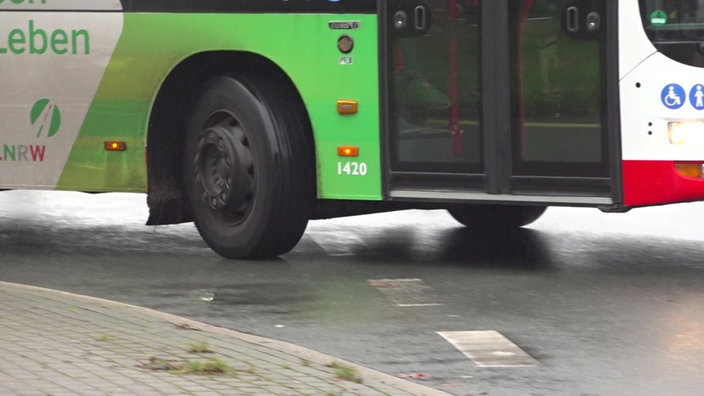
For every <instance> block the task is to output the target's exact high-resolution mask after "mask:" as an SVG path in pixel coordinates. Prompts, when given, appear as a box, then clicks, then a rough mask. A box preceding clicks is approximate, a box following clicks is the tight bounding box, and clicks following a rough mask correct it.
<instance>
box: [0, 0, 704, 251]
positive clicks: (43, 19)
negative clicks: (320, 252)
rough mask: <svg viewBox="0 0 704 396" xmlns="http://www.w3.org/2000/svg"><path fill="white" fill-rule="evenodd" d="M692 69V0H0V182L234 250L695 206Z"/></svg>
mask: <svg viewBox="0 0 704 396" xmlns="http://www.w3.org/2000/svg"><path fill="white" fill-rule="evenodd" d="M703 67H704V4H703V2H701V1H689V0H490V1H481V0H197V1H196V0H0V73H2V80H1V81H2V85H1V86H0V189H4V190H8V189H48V190H71V191H83V192H91V193H100V192H136V193H146V196H147V204H148V207H149V217H148V219H147V221H146V222H147V224H148V225H159V224H176V223H184V222H191V221H192V222H195V225H196V227H197V229H198V231H199V232H200V234H201V236H202V237H203V239H204V240H205V242H206V243H207V244H208V246H210V247H211V248H212V249H213V250H214V251H215V252H217V253H219V254H220V255H222V256H224V257H227V258H240V259H245V258H246V259H249V258H260V257H272V256H278V255H281V254H284V253H286V252H288V251H290V250H291V249H293V248H294V246H295V245H296V244H297V243H298V241H299V240H300V238H301V237H302V235H303V233H304V231H305V228H306V225H307V223H308V221H309V220H311V219H322V218H332V217H338V216H348V215H356V214H366V213H375V212H382V211H392V210H402V209H411V208H420V209H446V210H448V211H449V213H450V214H451V215H452V216H453V217H454V218H455V219H457V220H458V221H459V222H460V223H462V224H464V225H465V226H467V227H471V228H473V229H476V230H478V232H484V231H486V232H490V231H492V230H501V229H511V228H516V227H520V226H523V225H526V224H528V223H530V222H532V221H534V220H536V219H537V218H538V217H539V216H540V215H541V214H542V213H543V212H544V211H545V208H546V207H548V206H555V205H560V206H582V207H594V208H598V209H601V210H603V211H607V212H623V211H626V210H629V209H631V208H634V207H641V206H648V205H661V204H667V203H674V202H686V201H697V200H702V199H704V177H703V175H702V167H703V164H704V69H702V68H703Z"/></svg>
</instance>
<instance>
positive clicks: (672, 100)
mask: <svg viewBox="0 0 704 396" xmlns="http://www.w3.org/2000/svg"><path fill="white" fill-rule="evenodd" d="M686 98H687V96H686V94H685V92H684V88H682V87H681V86H680V85H678V84H668V85H667V86H665V88H663V90H662V93H661V94H660V99H661V100H662V104H664V105H665V107H667V108H668V109H673V110H675V109H679V108H680V107H682V105H684V100H685V99H686Z"/></svg>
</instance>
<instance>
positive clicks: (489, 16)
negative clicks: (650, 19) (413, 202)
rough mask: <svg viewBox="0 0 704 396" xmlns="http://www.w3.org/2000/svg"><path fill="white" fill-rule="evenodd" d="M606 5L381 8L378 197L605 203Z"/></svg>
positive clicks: (532, 1) (411, 3)
mask: <svg viewBox="0 0 704 396" xmlns="http://www.w3.org/2000/svg"><path fill="white" fill-rule="evenodd" d="M607 3H609V2H608V1H606V0H576V1H566V0H522V1H514V0H510V1H509V0H492V1H480V0H437V1H436V0H425V1H417V0H388V1H387V2H385V3H384V6H383V8H384V9H383V10H381V15H382V19H383V20H384V21H385V26H384V28H383V29H382V30H383V31H385V40H382V42H383V43H384V51H385V52H386V58H385V59H386V60H387V62H386V66H385V69H386V70H385V71H384V75H385V84H386V89H385V90H382V92H386V93H387V97H386V98H384V99H385V103H386V104H387V107H386V109H385V110H386V111H385V113H386V117H384V120H383V121H382V126H383V129H384V130H385V131H386V132H387V134H388V135H387V138H388V139H387V147H388V150H387V152H386V160H387V164H388V168H389V172H388V174H387V176H388V177H387V191H386V193H387V194H388V196H390V197H391V198H408V199H443V198H446V199H448V200H453V201H457V200H460V201H462V200H493V201H515V202H543V203H545V202H547V203H550V202H554V203H572V204H584V205H609V204H611V203H612V202H613V201H614V198H617V197H614V196H613V193H612V191H614V190H616V189H613V188H612V183H613V177H612V174H614V173H616V172H614V171H613V169H612V167H611V163H612V159H613V160H614V161H615V160H616V159H617V157H618V151H616V150H617V149H618V147H616V144H615V143H614V142H617V137H611V136H609V134H608V133H607V131H608V130H609V128H608V125H607V121H608V119H609V111H608V109H609V107H610V106H612V105H613V104H615V103H616V102H615V101H614V99H610V98H609V97H608V96H609V95H607V88H608V86H609V84H610V82H609V81H610V80H609V79H608V78H607V76H608V75H609V70H607V67H608V66H609V65H608V64H607V62H606V61H605V60H606V54H607V53H608V52H607V50H608V48H607V47H608V45H607V43H608V41H607V38H608V35H607V22H608V21H609V18H610V17H611V15H615V12H613V10H611V9H612V8H614V7H613V6H609V5H608V4H607ZM611 3H614V2H611ZM607 8H608V9H607ZM612 83H613V84H614V86H616V85H617V81H615V82H612ZM610 150H611V151H610Z"/></svg>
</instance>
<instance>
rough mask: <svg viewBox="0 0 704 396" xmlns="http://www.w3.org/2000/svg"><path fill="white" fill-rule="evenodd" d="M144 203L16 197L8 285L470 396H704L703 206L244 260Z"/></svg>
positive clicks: (311, 233) (377, 232)
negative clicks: (154, 219)
mask: <svg viewBox="0 0 704 396" xmlns="http://www.w3.org/2000/svg"><path fill="white" fill-rule="evenodd" d="M144 200H145V197H144V196H143V195H129V194H105V195H85V194H78V193H59V192H26V191H12V192H2V193H0V246H2V248H1V252H0V262H1V263H2V264H0V280H4V281H11V282H19V283H27V284H33V285H39V286H45V287H51V288H56V289H61V290H67V291H71V292H76V293H82V294H88V295H92V296H97V297H103V298H108V299H113V300H118V301H123V302H127V303H131V304H137V305H143V306H147V307H151V308H155V309H159V310H163V311H167V312H171V313H175V314H179V315H184V316H188V317H192V318H194V319H197V320H201V321H204V322H208V323H212V324H216V325H220V326H225V327H230V328H233V329H237V330H240V331H245V332H251V333H255V334H259V335H263V336H267V337H272V338H277V339H283V340H286V341H290V342H294V343H298V344H302V345H305V346H307V347H310V348H313V349H317V350H320V351H322V352H325V353H329V354H332V355H336V356H339V357H340V358H344V359H349V360H353V361H356V362H359V363H361V364H363V365H367V366H370V367H373V368H376V369H379V370H381V371H385V372H387V373H390V374H392V375H400V376H404V377H408V378H412V379H416V380H419V381H422V382H423V383H425V384H427V385H430V386H434V387H437V388H441V389H443V390H446V391H449V392H451V393H454V394H458V395H465V394H480V393H482V392H486V394H489V395H524V394H540V395H562V394H587V395H589V394H595V395H597V394H599V395H600V394H698V392H699V391H700V390H701V389H702V388H703V387H704V310H702V309H701V307H703V306H704V245H703V244H702V241H703V240H704V235H703V234H702V232H701V231H700V228H701V227H700V224H701V221H700V219H702V218H704V217H703V216H704V205H703V204H687V205H676V206H669V207H661V208H646V209H639V210H634V211H632V212H629V213H626V214H603V213H600V212H598V211H597V210H594V209H571V208H551V209H550V210H549V211H548V212H547V214H546V215H545V216H544V217H543V218H542V219H540V220H539V221H538V222H536V223H535V224H534V225H532V226H530V227H529V228H525V229H522V230H519V231H517V232H515V233H510V234H499V235H496V234H494V235H486V234H477V233H472V232H469V231H468V230H466V229H464V228H462V227H461V226H459V225H458V224H457V223H455V222H454V221H453V220H452V219H451V218H450V217H449V216H448V215H446V214H445V213H444V212H437V211H430V212H426V211H406V212H398V213H387V214H380V215H371V216H363V217H351V218H343V219H336V220H327V221H315V222H311V224H310V226H309V228H308V230H307V232H306V235H305V236H304V238H303V240H302V241H301V243H300V244H299V245H298V247H297V248H296V249H295V250H294V251H292V252H291V253H290V254H288V255H286V256H283V257H282V258H280V259H277V260H267V261H227V260H223V259H221V258H220V257H219V256H217V255H215V254H214V253H212V252H211V251H210V250H209V249H208V248H207V247H206V246H205V244H204V243H203V242H202V241H201V240H200V238H199V236H198V234H197V232H196V230H195V228H194V227H193V226H192V225H191V224H185V225H178V226H160V227H146V226H143V225H142V224H143V223H144V221H145V219H146V212H147V209H146V205H145V203H144ZM478 331H493V332H496V333H497V334H499V335H501V336H503V337H505V339H506V340H509V341H510V342H511V343H513V344H515V345H516V346H517V347H518V348H520V350H521V351H524V352H526V353H527V354H528V355H529V356H530V357H532V358H533V359H535V360H536V361H537V362H538V364H537V365H533V366H525V367H482V366H480V365H478V364H477V363H476V362H474V361H472V360H470V359H469V358H468V357H467V356H466V355H465V354H463V353H462V352H461V351H460V350H459V349H458V348H456V347H455V346H453V345H452V344H450V343H449V342H448V341H446V340H445V338H443V337H442V336H441V335H440V334H439V332H441V333H442V332H448V334H453V333H449V332H478ZM491 334H494V333H491ZM509 352H510V351H501V350H496V351H494V352H493V353H494V354H495V355H501V354H506V353H509Z"/></svg>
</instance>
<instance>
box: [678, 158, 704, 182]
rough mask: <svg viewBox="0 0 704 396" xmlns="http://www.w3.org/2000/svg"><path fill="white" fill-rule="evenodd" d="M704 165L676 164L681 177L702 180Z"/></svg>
mask: <svg viewBox="0 0 704 396" xmlns="http://www.w3.org/2000/svg"><path fill="white" fill-rule="evenodd" d="M702 165H704V164H703V163H701V162H675V170H676V171H677V173H678V174H679V175H680V176H684V177H689V178H693V179H701V178H702Z"/></svg>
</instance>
